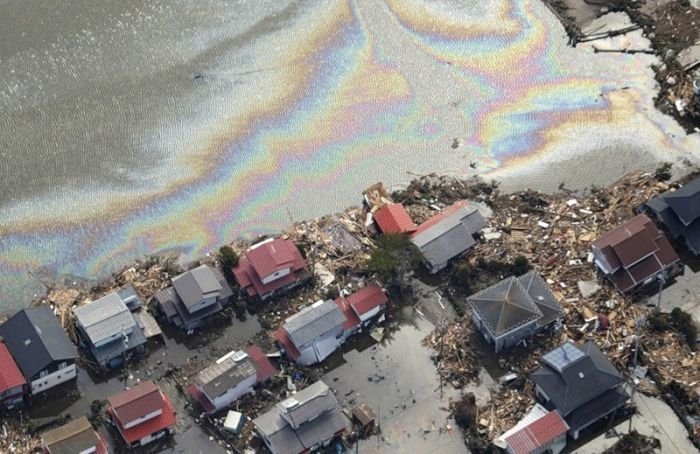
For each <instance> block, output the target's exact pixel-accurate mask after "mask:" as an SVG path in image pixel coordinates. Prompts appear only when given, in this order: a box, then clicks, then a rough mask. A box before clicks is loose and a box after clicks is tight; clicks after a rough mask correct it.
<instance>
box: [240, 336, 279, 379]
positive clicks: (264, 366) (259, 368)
mask: <svg viewBox="0 0 700 454" xmlns="http://www.w3.org/2000/svg"><path fill="white" fill-rule="evenodd" d="M245 351H246V353H247V354H248V356H249V357H250V360H251V361H252V362H253V364H254V365H255V370H256V373H257V378H258V382H263V381H265V380H267V379H268V378H270V377H272V376H273V375H275V374H276V373H277V368H276V367H275V366H273V365H272V363H271V362H270V359H269V358H268V357H267V356H266V355H265V353H264V352H263V351H262V349H261V348H260V347H258V346H257V345H251V346H250V347H248V348H246V350H245Z"/></svg>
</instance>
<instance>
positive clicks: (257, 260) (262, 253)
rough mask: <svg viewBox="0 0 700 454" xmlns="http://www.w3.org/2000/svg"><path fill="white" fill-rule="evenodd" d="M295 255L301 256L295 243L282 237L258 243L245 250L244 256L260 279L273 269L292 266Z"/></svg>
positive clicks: (273, 270) (272, 271) (277, 269)
mask: <svg viewBox="0 0 700 454" xmlns="http://www.w3.org/2000/svg"><path fill="white" fill-rule="evenodd" d="M297 255H299V256H301V254H300V253H299V250H298V249H297V247H296V245H295V244H294V243H293V242H292V241H291V240H284V239H282V238H275V239H274V240H272V241H267V242H263V243H258V244H257V245H254V246H253V247H251V248H250V249H248V251H247V252H246V257H248V260H249V261H250V264H251V266H252V267H253V269H254V270H255V272H256V273H257V274H258V276H259V277H260V278H261V279H263V278H265V277H267V276H269V275H270V274H272V273H274V272H275V271H279V270H283V269H286V268H292V267H293V265H294V262H295V259H297Z"/></svg>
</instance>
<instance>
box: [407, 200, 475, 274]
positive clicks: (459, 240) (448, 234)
mask: <svg viewBox="0 0 700 454" xmlns="http://www.w3.org/2000/svg"><path fill="white" fill-rule="evenodd" d="M485 224H486V222H485V221H484V218H483V217H482V216H481V213H479V210H477V209H476V207H474V206H473V205H470V204H469V203H468V202H467V201H466V200H460V201H458V202H456V203H455V204H453V205H451V206H449V207H447V208H445V209H444V210H442V211H441V212H440V213H439V214H437V215H435V216H433V217H431V218H430V219H428V220H427V221H425V222H424V223H422V224H421V225H419V226H418V227H417V228H416V229H415V230H414V231H413V232H412V233H411V242H412V243H413V244H415V245H416V247H417V248H418V249H419V250H420V252H421V254H422V256H423V263H424V265H425V267H426V268H427V269H428V271H429V272H430V273H437V272H438V271H440V270H441V269H443V268H445V267H446V266H447V265H448V264H449V263H450V261H451V260H452V259H454V258H456V257H458V256H460V255H462V254H464V253H465V252H466V251H468V250H469V249H471V248H472V247H473V246H474V244H476V241H475V240H474V235H475V234H477V233H478V232H479V231H480V230H481V229H483V228H484V226H485Z"/></svg>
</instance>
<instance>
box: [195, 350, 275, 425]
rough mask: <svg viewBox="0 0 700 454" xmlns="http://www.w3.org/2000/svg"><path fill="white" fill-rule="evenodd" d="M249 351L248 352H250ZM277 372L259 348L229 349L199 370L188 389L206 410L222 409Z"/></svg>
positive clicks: (213, 411)
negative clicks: (230, 350)
mask: <svg viewBox="0 0 700 454" xmlns="http://www.w3.org/2000/svg"><path fill="white" fill-rule="evenodd" d="M249 353H250V354H249ZM275 372H276V370H275V368H274V366H273V365H272V363H271V362H270V360H269V359H268V358H267V357H266V356H265V355H264V354H263V353H262V351H261V350H260V348H259V347H257V346H251V347H249V348H248V349H247V350H246V351H245V352H243V351H232V352H229V353H228V354H226V355H224V356H222V357H221V358H219V359H217V360H216V362H214V364H212V365H210V366H208V367H207V368H205V369H203V370H202V371H200V372H199V373H198V374H197V375H196V376H195V378H194V383H193V384H192V385H191V386H190V387H189V388H188V389H187V391H188V394H190V395H191V396H192V397H193V398H194V399H195V400H197V402H199V404H200V406H201V407H202V409H204V411H205V412H206V413H209V414H211V413H216V412H217V411H219V410H222V409H224V408H226V407H228V406H229V405H231V403H233V402H234V401H236V400H237V399H238V398H240V397H241V396H242V395H244V394H247V393H249V392H251V391H252V390H253V387H254V386H255V385H256V384H258V383H259V382H262V381H264V380H267V379H268V378H269V377H271V376H272V375H274V374H275Z"/></svg>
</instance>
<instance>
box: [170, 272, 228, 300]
mask: <svg viewBox="0 0 700 454" xmlns="http://www.w3.org/2000/svg"><path fill="white" fill-rule="evenodd" d="M173 287H175V291H176V292H177V294H178V296H179V297H180V299H181V300H182V302H183V303H184V304H185V306H186V307H188V308H189V307H190V306H193V305H195V304H197V303H199V302H201V301H202V300H203V299H204V295H210V294H215V295H216V296H217V297H218V295H219V293H221V290H222V289H223V287H222V285H221V283H220V282H219V280H218V279H217V276H216V274H214V271H213V270H212V269H211V268H210V267H209V266H207V265H201V266H198V267H197V268H194V269H192V270H190V271H187V272H186V273H182V274H181V275H179V276H177V277H176V278H174V279H173Z"/></svg>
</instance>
